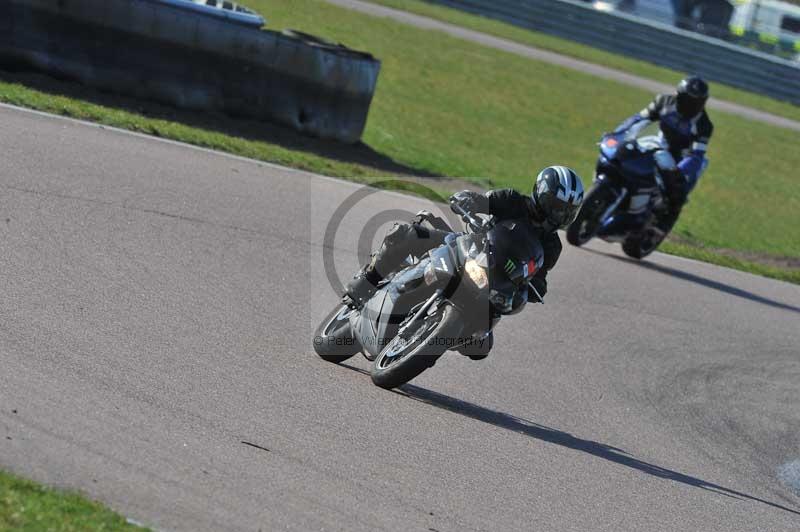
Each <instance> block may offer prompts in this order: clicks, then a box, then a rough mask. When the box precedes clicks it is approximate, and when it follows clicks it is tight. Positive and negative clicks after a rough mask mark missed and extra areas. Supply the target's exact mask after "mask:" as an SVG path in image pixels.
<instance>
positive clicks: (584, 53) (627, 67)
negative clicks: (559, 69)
mask: <svg viewBox="0 0 800 532" xmlns="http://www.w3.org/2000/svg"><path fill="white" fill-rule="evenodd" d="M368 1H369V2H372V3H373V4H381V5H385V6H387V7H393V8H396V9H402V10H404V11H409V12H411V13H416V14H418V15H424V16H426V17H430V18H433V19H436V20H440V21H442V22H448V23H450V24H455V25H457V26H462V27H464V28H469V29H472V30H475V31H480V32H483V33H487V34H489V35H494V36H495V37H501V38H504V39H508V40H510V41H515V42H518V43H521V44H527V45H529V46H534V47H536V48H541V49H543V50H549V51H552V52H557V53H560V54H563V55H566V56H570V57H574V58H576V59H581V60H583V61H588V62H590V63H596V64H599V65H603V66H607V67H609V68H615V69H617V70H621V71H623V72H627V73H629V74H634V75H636V76H641V77H643V78H647V79H652V80H655V81H660V82H662V83H668V84H677V82H678V80H680V79H681V78H682V77H683V76H685V75H686V73H685V72H679V71H676V70H671V69H669V68H665V67H660V66H656V65H654V64H652V63H648V62H646V61H640V60H638V59H631V58H629V57H625V56H623V55H616V54H613V53H611V52H606V51H604V50H601V49H599V48H592V47H591V46H586V45H583V44H579V43H576V42H572V41H569V40H567V39H561V38H559V37H553V36H551V35H547V34H544V33H539V32H535V31H530V30H527V29H524V28H520V27H518V26H514V25H512V24H506V23H503V22H500V21H497V20H493V19H489V18H484V17H480V16H477V15H472V14H470V13H465V12H463V11H459V10H456V9H451V8H447V7H443V6H440V5H436V4H430V3H428V2H424V1H421V0H368ZM712 95H713V96H714V97H715V98H719V99H721V100H728V101H730V102H735V103H738V104H741V105H746V106H748V107H752V108H754V109H759V110H761V111H766V112H768V113H773V114H776V115H779V116H784V117H786V118H792V119H794V120H800V107H798V106H796V105H793V104H791V103H788V102H782V101H778V100H775V99H772V98H769V97H766V96H761V95H759V94H754V93H752V92H748V91H744V90H741V89H737V88H734V87H731V86H728V85H723V84H719V83H714V84H713V86H712Z"/></svg>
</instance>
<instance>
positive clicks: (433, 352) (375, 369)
mask: <svg viewBox="0 0 800 532" xmlns="http://www.w3.org/2000/svg"><path fill="white" fill-rule="evenodd" d="M414 325H415V326H416V327H418V328H417V329H413V330H412V331H410V332H409V331H407V333H406V334H405V338H401V337H400V335H398V336H395V337H394V338H393V339H392V340H391V341H390V342H389V343H388V344H387V345H386V347H384V348H383V350H382V351H381V352H380V354H379V355H378V356H377V358H376V359H375V362H374V364H373V366H372V372H371V376H372V382H373V383H374V384H375V385H376V386H380V387H381V388H386V389H391V388H396V387H398V386H401V385H403V384H405V383H407V382H408V381H410V380H411V379H413V378H415V377H417V376H419V374H420V373H422V372H423V371H425V370H426V369H428V368H430V367H432V366H433V365H434V364H436V361H437V360H438V359H439V357H441V356H442V355H443V354H444V353H445V352H446V351H447V349H448V347H449V346H451V345H453V339H454V338H455V337H457V336H458V334H459V333H460V332H461V313H460V312H459V311H458V310H457V309H456V308H455V307H453V306H452V305H446V306H445V307H444V309H443V310H442V311H441V312H438V313H436V314H434V315H433V316H428V317H426V318H425V319H419V320H418V323H415V324H414Z"/></svg>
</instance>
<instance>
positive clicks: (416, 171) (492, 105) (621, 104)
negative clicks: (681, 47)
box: [0, 0, 800, 282]
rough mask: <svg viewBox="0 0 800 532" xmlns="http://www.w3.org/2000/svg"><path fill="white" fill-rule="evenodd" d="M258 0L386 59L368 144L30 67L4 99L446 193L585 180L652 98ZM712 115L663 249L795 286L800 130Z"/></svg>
mask: <svg viewBox="0 0 800 532" xmlns="http://www.w3.org/2000/svg"><path fill="white" fill-rule="evenodd" d="M250 4H251V7H254V8H256V9H258V10H259V11H261V12H262V13H264V14H265V15H267V16H268V18H269V20H270V21H271V24H272V26H274V27H292V28H296V29H299V30H303V31H308V32H310V33H315V34H318V35H320V36H322V37H325V38H328V39H331V40H335V41H339V42H343V43H345V44H347V45H349V46H351V47H354V48H361V49H366V50H369V51H371V52H372V53H374V54H375V55H376V56H377V57H379V58H381V60H382V61H383V67H382V72H381V78H380V80H379V84H378V90H377V92H376V95H375V98H374V101H373V106H372V110H371V112H370V118H369V122H368V124H367V129H366V131H365V133H364V143H363V144H361V145H359V146H355V147H344V146H341V145H336V144H333V143H326V142H322V141H318V140H314V139H307V138H301V137H299V136H297V135H295V134H294V133H292V132H289V131H287V130H285V129H280V128H275V127H274V126H269V125H267V124H261V123H256V122H248V121H240V120H233V119H230V118H227V117H224V116H220V115H214V114H204V113H189V112H183V111H177V110H172V109H167V108H162V107H159V106H157V105H154V104H149V103H146V102H139V101H136V100H126V99H124V98H118V97H112V96H108V95H102V94H99V93H97V92H95V91H92V90H91V89H87V88H85V87H81V86H79V85H75V84H68V83H63V82H55V81H52V80H50V81H48V82H40V81H37V79H38V78H37V77H36V76H27V75H22V74H8V75H5V76H4V77H3V76H0V100H2V101H6V102H9V103H13V104H16V105H20V106H25V107H32V108H35V109H40V110H43V111H48V112H53V113H56V114H62V115H67V116H72V117H76V118H81V119H86V120H92V121H96V122H100V123H103V124H108V125H111V126H116V127H120V128H125V129H131V130H134V131H140V132H144V133H148V134H152V135H157V136H160V137H165V138H170V139H174V140H179V141H184V142H188V143H192V144H196V145H199V146H204V147H208V148H212V149H217V150H221V151H226V152H230V153H234V154H237V155H242V156H246V157H251V158H254V159H260V160H264V161H270V162H276V163H279V164H283V165H287V166H292V167H296V168H301V169H305V170H310V171H313V172H318V173H323V174H327V175H333V176H339V177H345V178H348V179H353V180H356V181H362V182H371V181H373V180H375V179H376V178H383V177H386V176H397V175H401V176H402V175H420V174H424V175H433V176H448V178H436V179H434V180H432V181H430V182H427V184H433V185H434V188H439V189H440V190H441V189H448V188H449V189H451V190H452V188H455V187H457V186H460V183H461V182H460V181H453V180H452V179H449V178H457V179H460V180H463V181H467V182H471V183H474V184H477V185H479V186H483V187H506V186H508V187H514V188H517V189H520V190H525V189H528V187H529V186H530V182H531V179H532V174H533V173H534V172H535V171H536V170H538V169H539V168H541V167H543V166H545V165H548V164H553V163H561V164H568V165H570V166H573V167H575V168H576V169H577V170H578V171H579V173H581V175H583V176H584V177H585V178H586V177H588V176H590V175H591V173H592V171H593V167H594V161H595V158H596V146H595V143H596V141H597V139H598V137H599V135H600V133H601V132H602V131H604V130H608V129H611V128H613V127H614V126H615V125H616V124H617V123H618V122H619V121H621V120H622V119H623V118H624V117H626V116H628V115H630V114H631V113H633V112H635V111H637V110H638V109H640V108H641V107H643V106H644V105H645V104H646V103H647V102H648V101H649V99H650V98H651V97H652V95H651V94H648V93H646V92H644V91H641V90H639V89H635V88H632V87H628V86H625V85H622V84H620V83H616V82H613V81H609V80H602V79H598V78H594V77H592V76H589V75H586V74H583V73H580V72H575V71H571V70H567V69H564V68H561V67H558V66H555V65H550V64H547V63H542V62H538V61H533V60H530V59H527V58H522V57H519V56H516V55H513V54H509V53H505V52H501V51H498V50H494V49H490V48H486V47H482V46H480V45H477V44H474V43H469V42H465V41H462V40H459V39H455V38H452V37H449V36H447V35H444V34H441V33H439V32H435V31H426V30H421V29H417V28H413V27H409V26H405V25H403V24H400V23H397V22H394V21H392V20H389V19H384V18H373V17H369V16H367V15H363V14H360V13H356V12H352V11H349V10H346V9H342V8H339V7H336V6H333V5H331V4H328V3H326V2H321V1H314V0H295V1H293V2H279V1H277V0H251V2H250ZM520 31H522V30H520ZM526 33H529V32H526ZM26 76H27V77H26ZM39 78H42V77H41V76H40V77H39ZM46 79H49V78H46ZM712 118H713V119H714V121H715V124H716V126H717V127H716V132H715V136H714V139H713V140H712V142H711V147H710V157H711V159H712V162H711V167H710V169H709V171H708V172H707V174H706V175H705V176H704V177H703V179H702V180H701V182H700V184H699V185H698V188H697V189H696V191H695V192H694V193H693V195H692V201H691V202H690V204H689V205H688V206H687V207H686V209H685V210H684V214H683V215H682V218H681V220H680V222H679V224H678V225H677V226H676V229H675V233H676V235H677V236H678V237H679V238H680V240H679V241H678V242H677V243H674V244H669V245H667V246H665V247H664V250H665V251H668V252H672V253H676V254H680V255H686V256H691V257H693V258H700V259H701V260H707V261H709V262H716V263H718V264H724V265H726V266H731V267H735V268H738V269H742V270H745V271H750V272H753V273H758V274H761V275H767V276H770V277H776V278H780V279H784V280H793V281H794V282H796V275H795V273H796V272H797V270H798V269H797V268H793V267H790V266H782V265H784V264H796V262H795V263H792V261H793V260H795V259H800V249H798V245H797V242H796V238H794V236H793V235H794V233H795V232H794V231H792V230H791V229H792V227H793V226H794V224H796V221H797V212H800V193H799V192H800V189H799V188H798V184H797V182H796V179H795V178H794V175H795V169H796V168H798V167H800V151H798V150H797V149H796V146H797V141H798V139H799V138H800V135H798V134H797V133H796V132H793V131H789V130H786V129H781V128H776V127H772V126H769V125H766V124H763V123H759V122H753V121H748V120H746V119H743V118H740V117H736V116H732V115H726V114H722V113H715V114H714V115H713V117H712ZM287 139H289V140H287ZM585 181H587V184H588V180H587V179H585ZM737 254H738V255H737ZM732 255H733V256H732ZM762 258H763V259H764V260H761V259H762ZM784 258H786V259H788V260H786V261H783V262H782V260H783V259H784ZM776 264H777V266H775V265H776ZM759 266H763V267H759Z"/></svg>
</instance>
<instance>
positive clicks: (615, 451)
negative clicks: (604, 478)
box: [341, 364, 800, 515]
mask: <svg viewBox="0 0 800 532" xmlns="http://www.w3.org/2000/svg"><path fill="white" fill-rule="evenodd" d="M341 365H342V366H343V367H346V368H348V369H350V370H353V371H357V372H359V373H364V374H367V375H369V372H367V371H365V370H363V369H361V368H357V367H355V366H350V365H347V364H341ZM392 392H393V393H395V394H398V395H402V396H404V397H407V398H409V399H413V400H415V401H419V402H421V403H425V404H426V405H429V406H433V407H436V408H440V409H442V410H447V411H448V412H452V413H454V414H458V415H461V416H465V417H468V418H471V419H475V420H477V421H482V422H484V423H488V424H490V425H494V426H495V427H500V428H503V429H506V430H510V431H513V432H516V433H518V434H522V435H524V436H528V437H530V438H535V439H537V440H540V441H544V442H547V443H552V444H555V445H560V446H561V447H566V448H568V449H573V450H576V451H580V452H583V453H587V454H590V455H592V456H596V457H597V458H602V459H603V460H608V461H609V462H613V463H615V464H619V465H622V466H625V467H630V468H631V469H635V470H637V471H641V472H642V473H645V474H647V475H652V476H654V477H658V478H663V479H667V480H671V481H673V482H679V483H681V484H686V485H687V486H692V487H695V488H701V489H704V490H708V491H712V492H714V493H718V494H720V495H725V496H727V497H732V498H735V499H741V500H749V501H754V502H760V503H762V504H766V505H768V506H771V507H773V508H777V509H779V510H784V511H786V512H789V513H792V514H795V515H800V511H798V510H793V509H792V508H788V507H786V506H783V505H780V504H778V503H775V502H771V501H767V500H765V499H760V498H758V497H754V496H753V495H748V494H746V493H742V492H741V491H736V490H733V489H730V488H726V487H724V486H720V485H719V484H714V483H712V482H707V481H705V480H702V479H699V478H697V477H693V476H691V475H686V474H684V473H679V472H678V471H673V470H671V469H667V468H665V467H661V466H659V465H656V464H651V463H649V462H645V461H644V460H640V459H638V458H635V457H633V456H631V455H630V454H628V453H627V452H625V451H624V450H622V449H619V448H617V447H613V446H611V445H607V444H605V443H600V442H596V441H593V440H586V439H583V438H578V437H577V436H573V435H572V434H570V433H568V432H564V431H561V430H558V429H554V428H550V427H547V426H544V425H540V424H538V423H534V422H532V421H528V420H526V419H522V418H519V417H516V416H512V415H510V414H505V413H503V412H498V411H497V410H492V409H490V408H486V407H483V406H480V405H476V404H474V403H470V402H468V401H463V400H461V399H456V398H455V397H450V396H449V395H444V394H442V393H439V392H434V391H432V390H427V389H425V388H421V387H419V386H416V385H414V384H405V385H403V386H402V387H400V388H399V389H395V390H392Z"/></svg>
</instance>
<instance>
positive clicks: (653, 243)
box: [622, 233, 666, 260]
mask: <svg viewBox="0 0 800 532" xmlns="http://www.w3.org/2000/svg"><path fill="white" fill-rule="evenodd" d="M664 238H666V235H665V236H663V237H661V238H657V237H650V238H646V236H645V234H642V233H635V234H632V235H628V236H627V237H625V240H623V242H622V251H623V252H624V253H625V254H626V255H627V256H629V257H631V258H632V259H637V260H641V259H643V258H645V257H647V256H648V255H650V254H651V253H652V252H654V251H655V250H656V249H658V246H659V245H660V244H661V242H662V241H663V240H664Z"/></svg>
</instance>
